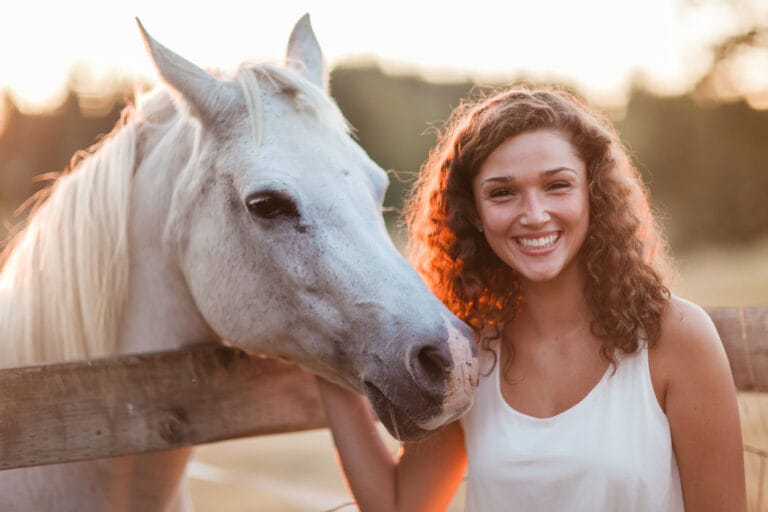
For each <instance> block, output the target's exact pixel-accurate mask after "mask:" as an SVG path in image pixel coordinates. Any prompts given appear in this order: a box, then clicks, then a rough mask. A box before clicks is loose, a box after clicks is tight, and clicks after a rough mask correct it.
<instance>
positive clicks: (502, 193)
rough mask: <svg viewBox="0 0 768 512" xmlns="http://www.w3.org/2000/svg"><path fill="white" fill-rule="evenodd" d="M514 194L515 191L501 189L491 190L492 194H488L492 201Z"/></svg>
mask: <svg viewBox="0 0 768 512" xmlns="http://www.w3.org/2000/svg"><path fill="white" fill-rule="evenodd" d="M513 194H514V191H513V190H510V189H508V188H499V189H496V190H491V192H490V193H489V194H488V197H490V198H491V199H500V198H504V197H508V196H511V195H513Z"/></svg>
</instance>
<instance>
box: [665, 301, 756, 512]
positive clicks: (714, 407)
mask: <svg viewBox="0 0 768 512" xmlns="http://www.w3.org/2000/svg"><path fill="white" fill-rule="evenodd" d="M655 359H656V361H657V363H656V366H657V367H658V368H659V369H660V370H661V373H662V375H663V376H664V378H665V380H666V386H665V397H664V408H665V411H666V414H667V417H668V418H669V424H670V428H671V430H672V444H673V447H674V451H675V456H676V458H677V464H678V467H679V469H680V479H681V483H682V490H683V498H684V501H685V508H686V510H691V511H697V512H699V511H702V512H708V511H728V512H740V511H746V510H747V505H746V489H745V482H744V454H743V448H742V440H741V425H740V421H739V410H738V404H737V401H736V388H735V386H734V383H733V376H732V374H731V370H730V366H729V364H728V359H727V357H726V354H725V350H724V349H723V345H722V342H721V341H720V337H719V336H718V334H717V330H716V329H715V326H714V324H713V323H712V320H711V319H710V318H709V315H707V314H706V312H705V311H704V310H702V309H701V308H699V307H698V306H696V305H694V304H692V303H690V302H686V301H684V300H682V299H678V298H673V299H672V302H671V304H670V306H669V307H668V308H667V312H666V313H665V315H664V318H663V320H662V330H661V338H660V339H659V343H658V354H656V358H655Z"/></svg>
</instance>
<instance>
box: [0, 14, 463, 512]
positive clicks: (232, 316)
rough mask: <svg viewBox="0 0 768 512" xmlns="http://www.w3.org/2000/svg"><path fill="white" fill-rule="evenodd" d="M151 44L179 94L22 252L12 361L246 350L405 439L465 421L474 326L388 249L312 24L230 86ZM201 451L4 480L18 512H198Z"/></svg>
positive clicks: (12, 285)
mask: <svg viewBox="0 0 768 512" xmlns="http://www.w3.org/2000/svg"><path fill="white" fill-rule="evenodd" d="M142 34H143V38H144V41H145V43H146V46H147V49H148V53H149V54H150V56H151V58H152V60H153V62H154V64H155V66H156V68H157V70H158V72H159V75H160V76H161V78H162V80H163V82H164V87H162V88H160V89H159V90H157V91H155V92H152V93H150V94H147V95H144V96H143V97H141V98H139V99H138V100H137V103H136V106H135V107H134V108H132V109H129V110H127V112H126V114H125V115H124V119H123V121H122V123H121V124H120V125H119V126H118V127H116V129H115V130H114V131H113V133H112V134H111V135H110V136H109V137H107V138H106V139H105V140H104V141H103V142H102V143H101V144H100V145H99V147H98V148H97V149H96V150H95V151H94V152H93V153H92V154H91V155H90V156H88V157H86V158H84V159H83V160H82V161H81V162H80V163H79V164H78V165H77V166H76V167H75V168H74V170H73V171H72V172H70V173H68V174H66V175H64V176H63V177H61V178H60V179H59V180H58V181H57V182H56V183H55V185H54V187H53V189H52V191H51V193H50V196H49V198H48V199H47V200H46V201H45V202H44V203H43V204H42V206H40V207H39V208H38V209H37V211H36V212H35V214H34V215H33V216H32V218H31V220H30V222H29V223H28V225H27V227H26V229H25V230H24V231H23V232H21V233H20V234H19V236H17V237H16V239H15V240H14V241H13V243H12V244H11V245H10V246H9V252H8V253H7V255H6V260H5V263H4V266H3V269H2V274H1V275H0V325H1V326H2V328H1V329H2V330H1V331H0V332H2V335H1V336H2V337H3V340H2V344H0V351H1V352H0V354H1V359H0V362H2V364H3V366H21V365H27V364H30V363H39V362H43V361H62V360H67V359H77V358H80V359H82V358H93V357H100V356H106V355H109V354H116V353H129V352H144V351H158V350H172V349H178V348H181V347H184V346H188V345H191V344H195V343H200V342H205V341H212V340H213V341H217V340H227V341H229V342H231V343H233V344H236V345H238V346H240V347H243V348H245V349H247V350H250V351H253V352H256V353H261V354H266V355H269V356H274V357H280V358H285V359H288V360H291V361H294V362H296V363H298V364H300V365H302V366H303V367H305V368H307V369H309V370H310V371H312V372H315V373H317V374H319V375H322V376H323V377H325V378H328V379H331V380H333V381H336V382H338V383H341V384H344V385H346V386H349V387H352V388H355V389H357V390H360V391H362V392H364V393H366V394H367V396H368V397H369V398H370V399H371V402H372V404H373V406H374V408H375V410H376V411H377V413H378V415H379V416H380V418H381V420H382V422H383V423H384V424H385V425H386V426H387V428H389V429H390V431H391V432H393V433H394V434H396V435H398V436H400V437H401V438H403V439H416V438H419V437H421V436H423V435H425V434H428V433H429V432H432V431H434V430H435V429H437V428H439V427H441V426H442V425H444V424H446V423H447V422H449V421H452V420H454V419H455V418H457V417H458V416H459V415H461V414H462V413H463V412H465V411H466V409H467V408H468V407H469V405H470V403H471V394H472V388H473V385H474V383H475V382H476V378H477V364H476V349H475V344H474V341H473V337H472V333H471V331H470V330H469V329H468V328H467V326H465V325H464V324H463V323H461V322H460V321H459V320H458V319H457V318H456V317H454V316H453V315H452V314H450V313H449V311H448V310H447V309H446V308H445V307H444V306H443V305H442V304H441V303H440V302H439V301H438V300H437V299H436V298H435V297H434V296H433V295H432V294H431V293H430V292H429V291H428V290H427V289H426V287H425V286H424V285H423V283H422V281H421V280H420V279H419V277H418V276H417V275H416V273H415V272H414V271H413V270H412V269H411V268H410V267H409V266H408V265H407V264H406V262H405V261H404V260H403V259H402V257H401V256H400V254H399V253H398V251H397V250H396V248H395V247H394V246H393V244H392V243H391V241H390V239H389V238H388V235H387V232H386V229H385V226H384V222H383V219H382V216H381V204H382V199H383V196H384V191H385V189H386V187H387V178H386V175H385V173H384V172H383V171H382V170H381V169H380V168H379V167H377V166H376V165H375V164H374V163H373V162H372V161H371V160H370V159H369V158H368V157H367V156H366V154H365V153H364V152H363V151H362V149H361V148H360V147H359V146H358V145H357V144H356V143H355V142H354V141H353V140H352V139H351V138H350V136H349V130H348V127H347V125H346V122H345V120H344V119H343V118H342V116H341V114H340V112H339V110H338V108H337V107H336V106H335V104H334V103H333V102H332V100H330V98H328V96H327V95H326V93H325V92H324V85H325V83H326V71H325V67H324V64H323V59H322V55H321V51H320V48H319V46H318V44H317V41H316V39H315V36H314V34H313V32H312V29H311V27H310V25H309V20H308V17H307V16H305V17H304V18H302V19H301V20H299V22H298V23H297V24H296V26H295V28H294V30H293V33H292V34H291V37H290V40H289V44H288V51H287V57H286V64H285V66H272V65H266V64H261V65H248V66H242V67H241V68H240V69H239V71H237V73H236V74H235V75H234V76H233V77H230V78H224V77H214V76H212V75H211V74H209V73H208V72H206V71H203V70H202V69H200V68H198V67H197V66H195V65H194V64H191V63H190V62H188V61H186V60H184V59H183V58H181V57H180V56H178V55H176V54H175V53H173V52H171V51H170V50H168V49H167V48H165V47H163V46H162V45H160V44H159V43H157V42H156V41H155V40H154V39H152V38H151V37H150V36H149V35H147V34H146V32H144V30H143V28H142ZM190 454H191V449H189V448H184V449H175V450H169V451H166V452H159V453H149V454H142V455H135V456H126V457H119V458H114V459H104V460H98V461H89V462H78V463H70V464H59V465H52V466H44V467H36V468H27V469H16V470H7V471H2V472H0V510H3V511H21V512H27V511H36V512H37V511H62V512H90V511H128V510H131V511H142V512H144V511H152V512H155V511H170V510H174V511H176V510H189V509H190V503H189V499H188V493H186V492H185V485H184V483H183V482H184V479H183V474H184V468H185V465H186V463H187V461H188V459H189V457H190Z"/></svg>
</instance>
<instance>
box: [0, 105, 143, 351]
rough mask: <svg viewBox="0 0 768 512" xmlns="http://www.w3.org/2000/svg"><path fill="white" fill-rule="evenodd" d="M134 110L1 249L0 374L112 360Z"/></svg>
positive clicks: (121, 295)
mask: <svg viewBox="0 0 768 512" xmlns="http://www.w3.org/2000/svg"><path fill="white" fill-rule="evenodd" d="M133 112H134V109H133V108H132V107H128V108H126V109H125V111H124V115H123V120H122V121H121V122H120V123H118V124H117V125H116V127H115V129H114V130H113V131H112V133H111V134H110V135H108V136H107V137H105V138H104V139H102V141H101V142H99V143H98V144H97V145H96V146H94V147H93V148H92V152H91V153H90V154H88V155H87V156H84V157H82V156H77V157H76V158H77V159H73V164H72V170H71V171H69V172H66V173H63V174H62V175H61V176H60V177H59V178H58V179H57V180H56V181H55V182H54V183H53V184H52V185H51V187H50V188H49V189H48V190H47V199H46V200H45V201H44V202H42V203H41V204H40V205H39V206H37V207H35V209H34V211H33V212H32V213H31V214H30V217H29V219H28V221H27V223H26V225H25V227H24V228H23V229H22V230H20V231H19V232H18V233H17V234H16V235H15V236H14V237H13V239H12V240H11V241H10V242H9V244H8V246H7V247H6V249H5V251H4V254H3V258H2V269H1V270H0V325H2V326H3V335H4V336H5V338H6V339H5V340H4V341H3V342H2V343H0V355H1V356H2V357H0V361H2V363H0V364H2V365H3V366H13V365H20V364H29V363H35V362H42V361H58V360H67V359H75V358H85V357H96V356H102V355H106V354H109V353H112V352H114V350H115V345H116V337H117V332H118V329H119V323H120V312H121V310H122V305H123V302H124V300H125V297H126V295H127V283H128V217H129V211H130V192H131V180H132V176H133V170H134V167H135V159H136V124H135V122H134V120H133V119H132V118H131V117H132V115H133Z"/></svg>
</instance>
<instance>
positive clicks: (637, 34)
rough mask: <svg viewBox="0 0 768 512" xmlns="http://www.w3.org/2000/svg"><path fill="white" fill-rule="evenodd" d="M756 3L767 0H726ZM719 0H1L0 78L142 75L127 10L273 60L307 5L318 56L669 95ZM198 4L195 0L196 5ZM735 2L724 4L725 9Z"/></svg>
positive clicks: (693, 71) (691, 71) (180, 49)
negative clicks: (634, 82) (636, 87)
mask: <svg viewBox="0 0 768 512" xmlns="http://www.w3.org/2000/svg"><path fill="white" fill-rule="evenodd" d="M733 1H734V2H737V3H738V2H744V3H751V4H755V3H757V4H763V5H765V6H766V11H767V12H768V1H765V0H733ZM727 3H728V2H727V1H724V0H578V1H574V0H536V1H525V2H523V1H516V0H496V1H492V0H475V1H474V2H471V3H470V2H452V1H450V0H421V1H419V0H409V1H405V0H388V1H387V2H381V1H378V2H372V1H369V0H357V1H342V0H315V1H300V0H277V1H269V2H265V1H260V0H252V1H250V2H238V1H234V0H214V1H211V2H180V1H163V0H133V1H131V2H113V1H111V0H98V1H95V0H67V1H66V2H62V1H58V0H57V1H41V0H26V1H19V0H5V1H4V2H3V6H2V7H0V88H9V89H10V91H11V94H12V96H13V97H14V99H15V100H16V101H18V102H20V103H21V104H22V106H23V107H25V108H28V109H34V108H40V107H41V106H44V105H46V104H48V103H50V102H53V101H56V99H57V98H60V97H61V95H62V91H63V87H64V85H65V83H66V80H67V78H68V77H69V76H70V74H71V70H72V69H73V67H78V68H79V69H81V70H84V71H85V74H84V76H86V77H87V79H86V80H85V81H84V82H83V83H82V84H80V87H82V88H83V89H89V88H90V89H91V90H94V91H98V90H99V89H103V88H107V87H109V85H110V83H111V81H113V80H114V77H116V76H117V77H122V78H124V79H128V80H132V79H133V78H139V79H144V80H149V81H153V80H155V74H154V71H153V69H152V67H151V64H150V62H149V60H148V58H147V57H146V54H145V51H144V48H143V46H142V44H141V41H140V38H139V33H138V30H137V28H136V24H135V21H134V18H135V17H139V18H140V19H141V21H142V23H143V24H144V26H145V27H146V28H147V30H148V31H149V32H150V33H151V34H152V35H153V36H154V37H155V38H156V39H158V40H159V41H160V42H162V43H163V44H165V45H166V46H168V47H170V48H171V49H173V50H174V51H176V52H177V53H179V54H181V55H183V56H184V57H186V58H188V59H189V60H191V61H193V62H195V63H196V64H198V65H200V66H202V67H209V68H211V67H212V68H220V69H227V68H232V67H235V66H236V65H237V64H238V63H240V62H241V61H243V60H259V61H260V60H269V61H278V60H280V59H281V58H282V55H283V52H284V48H285V43H286V40H287V37H288V34H289V33H290V30H291V28H292V26H293V24H294V23H295V21H296V20H298V18H299V17H301V15H303V14H304V13H306V12H308V13H309V14H310V16H311V19H312V24H313V27H314V30H315V33H316V34H317V37H318V39H319V41H320V44H321V46H322V47H323V51H324V53H325V56H326V59H327V61H328V63H329V64H330V65H331V66H334V65H338V64H339V63H348V62H354V61H360V60H364V59H372V58H375V59H376V60H378V61H380V62H381V63H382V65H383V67H384V68H385V69H387V70H389V71H397V70H399V71H402V70H408V71H411V72H417V73H420V74H422V75H423V76H425V77H427V78H430V79H433V80H445V79H448V78H451V77H463V78H466V77H469V78H474V79H477V80H480V81H491V80H497V79H502V80H504V79H510V80H511V79H514V78H515V77H518V76H521V75H523V74H524V75H525V76H526V77H528V78H529V79H543V80H549V81H562V82H568V83H570V84H573V85H574V86H576V87H578V88H579V89H580V90H581V91H582V92H583V93H584V94H585V95H586V96H587V97H589V98H590V99H595V100H597V101H600V102H601V103H605V104H610V103H617V102H618V103H620V102H621V101H622V100H623V98H624V95H625V93H626V88H627V84H628V83H629V80H630V78H631V77H632V76H642V77H643V80H644V81H645V83H646V84H647V85H648V86H650V87H652V88H654V89H655V90H657V91H659V92H662V93H669V94H675V93H680V92H683V91H685V90H686V88H688V87H690V85H691V83H692V82H693V81H694V80H695V79H696V77H698V76H700V74H701V73H702V72H703V70H705V69H706V68H707V66H708V65H709V62H710V60H711V53H710V52H709V51H708V47H709V45H710V44H711V43H712V41H714V40H717V39H718V38H719V37H722V36H723V35H724V34H727V33H729V32H732V31H733V30H735V28H738V26H739V23H743V22H744V20H743V18H744V13H743V12H742V13H741V18H739V14H740V13H739V12H737V11H739V9H735V10H734V9H729V8H728V6H727V5H725V4H727ZM198 4H199V5H198ZM735 11H736V12H735Z"/></svg>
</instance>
